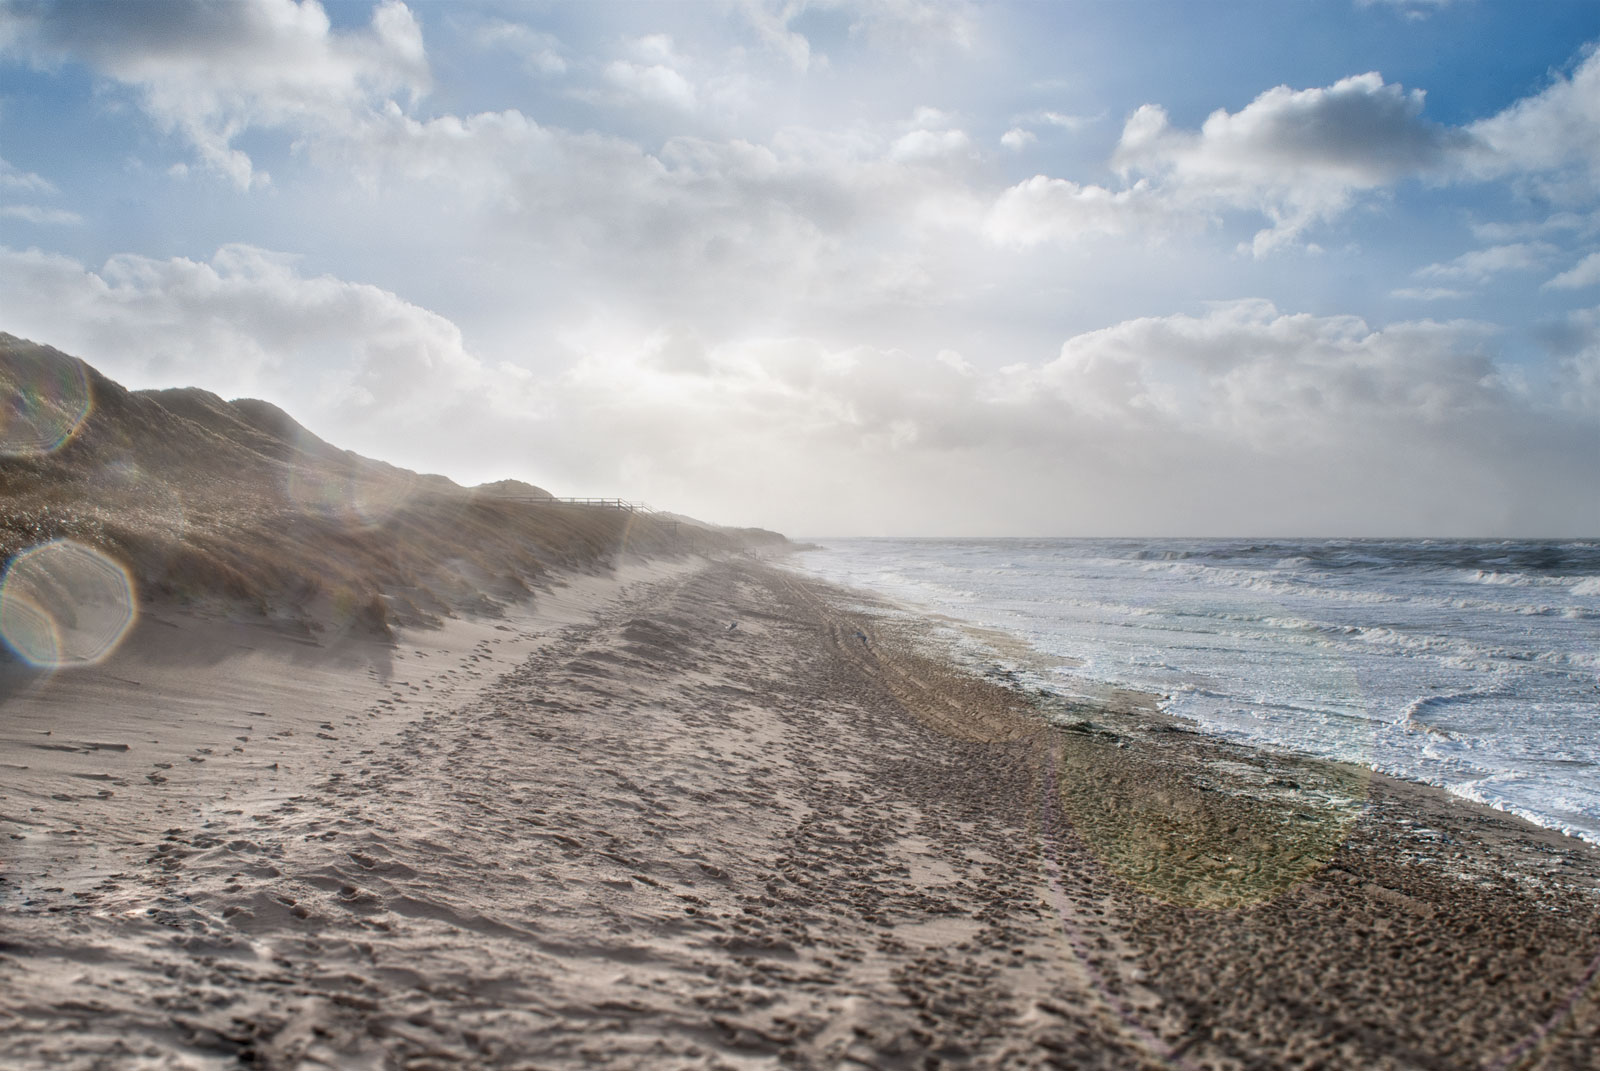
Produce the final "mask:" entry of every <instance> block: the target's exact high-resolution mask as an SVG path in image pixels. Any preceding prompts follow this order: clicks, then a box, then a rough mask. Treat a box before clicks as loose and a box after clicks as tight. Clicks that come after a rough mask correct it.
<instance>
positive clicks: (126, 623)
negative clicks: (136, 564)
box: [0, 539, 136, 669]
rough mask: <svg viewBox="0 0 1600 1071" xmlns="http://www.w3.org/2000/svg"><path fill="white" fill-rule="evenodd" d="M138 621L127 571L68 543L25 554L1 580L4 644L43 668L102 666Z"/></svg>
mask: <svg viewBox="0 0 1600 1071" xmlns="http://www.w3.org/2000/svg"><path fill="white" fill-rule="evenodd" d="M135 616H136V602H135V598H134V593H133V581H132V579H131V578H130V577H129V576H128V572H127V570H126V569H124V568H123V567H122V566H121V565H119V564H117V563H116V562H115V561H112V560H111V559H110V558H108V557H106V556H105V555H104V554H102V553H101V552H100V551H98V550H95V549H94V548H92V547H86V546H84V545H83V544H81V543H75V542H73V541H72V540H70V539H57V540H53V541H51V542H49V543H42V544H40V545H39V546H37V547H32V548H30V549H28V550H25V551H23V552H22V553H21V554H18V555H17V556H16V558H14V559H13V560H12V562H11V564H10V565H9V566H7V568H6V571H5V575H4V576H3V577H0V638H3V639H4V640H5V642H6V645H7V646H9V647H10V648H11V650H12V651H14V652H16V654H17V656H18V657H19V658H21V659H23V660H24V661H26V662H28V663H30V664H31V665H34V666H38V667H40V668H42V669H58V668H61V667H64V666H82V665H92V664H93V663H95V662H99V661H100V660H101V659H103V658H105V657H106V656H107V655H108V654H110V653H111V652H112V651H113V650H115V649H116V646H117V644H118V643H120V642H121V641H122V639H123V637H124V636H126V635H127V633H128V630H129V628H131V627H132V625H133V621H134V618H135Z"/></svg>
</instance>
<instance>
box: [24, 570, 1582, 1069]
mask: <svg viewBox="0 0 1600 1071" xmlns="http://www.w3.org/2000/svg"><path fill="white" fill-rule="evenodd" d="M588 584H589V582H588V581H581V582H580V581H574V586H572V587H569V588H562V587H554V588H552V590H551V591H549V592H546V593H544V594H541V595H540V596H539V597H538V598H537V599H536V601H535V603H534V604H533V606H532V608H531V609H529V608H526V607H524V608H520V609H519V610H518V611H517V612H516V613H512V614H508V616H507V617H506V618H505V619H504V620H501V621H498V622H496V621H483V622H460V623H458V625H459V627H457V626H456V625H453V626H452V628H455V629H456V631H455V632H450V634H449V635H448V636H447V635H446V634H445V633H428V632H412V631H405V632H403V633H402V634H401V636H400V640H399V643H398V645H397V646H396V647H394V648H392V649H388V650H389V651H390V655H391V656H392V657H393V659H394V661H393V662H391V663H390V671H389V673H388V674H387V676H385V674H384V672H383V671H382V670H381V668H380V665H379V663H378V662H374V661H373V657H374V656H377V657H379V658H380V659H381V653H380V652H379V650H378V647H377V646H374V648H373V650H371V651H364V652H363V653H361V654H359V655H358V656H355V657H352V658H350V659H348V660H346V661H345V662H344V663H342V664H332V663H330V660H328V659H326V658H323V659H312V660H311V661H310V662H307V661H305V660H304V659H301V660H300V661H298V662H297V661H296V660H295V659H294V658H293V657H291V652H289V650H288V649H287V648H282V649H279V648H274V649H273V652H262V651H258V652H256V653H253V654H250V655H248V656H240V655H237V654H235V655H231V656H228V657H227V658H224V659H222V660H220V661H218V662H216V663H214V664H213V665H212V666H211V667H209V668H206V667H199V668H196V667H192V666H191V667H187V668H186V669H185V670H184V672H186V673H188V674H190V676H189V678H188V679H189V681H190V684H189V685H188V687H189V689H190V690H189V691H188V692H186V693H183V694H182V695H179V694H178V691H179V690H177V689H176V685H174V684H173V683H171V682H166V683H163V682H161V681H159V680H156V679H155V677H156V676H159V672H158V671H159V667H160V665H161V663H160V662H159V660H158V659H156V658H155V657H153V655H152V654H151V652H150V651H146V650H139V649H133V650H130V651H128V652H127V655H126V657H125V656H124V654H123V653H120V652H119V654H118V656H116V657H115V658H114V659H113V661H112V662H111V663H109V664H108V665H107V666H105V667H101V668H100V669H98V670H91V671H85V672H87V673H89V674H91V675H93V674H97V673H98V674H102V675H103V676H105V677H110V676H123V677H124V678H125V680H133V679H138V678H137V677H129V676H127V675H126V673H125V671H126V670H127V669H128V668H129V667H130V666H131V665H133V664H138V665H141V666H142V667H143V668H144V669H145V670H146V671H147V673H148V674H151V675H152V676H147V678H146V679H145V681H144V682H142V683H141V684H140V685H138V686H137V688H135V687H134V686H131V685H127V684H123V685H121V686H120V688H121V691H120V692H119V690H118V687H114V685H115V684H116V682H115V681H109V680H102V681H101V683H100V685H96V686H93V687H91V683H92V680H91V678H90V677H84V678H81V679H78V678H75V680H81V682H80V683H72V684H71V685H70V688H71V689H77V692H76V693H74V694H75V695H76V698H75V699H71V700H70V701H68V700H66V699H62V698H60V695H59V693H58V694H57V696H56V698H54V699H52V698H48V696H49V690H48V689H46V690H44V691H41V692H40V693H38V694H36V695H33V696H29V697H21V698H19V697H18V696H16V695H15V694H13V695H10V696H9V697H8V698H7V699H6V701H5V704H4V707H3V708H0V709H3V711H4V717H5V720H4V721H3V722H0V725H3V726H4V728H5V732H6V734H7V736H8V738H13V737H14V739H8V743H9V744H10V745H11V746H12V747H13V748H17V747H19V745H20V744H26V743H33V744H35V745H37V744H39V743H41V742H42V743H47V744H55V743H57V742H59V743H62V744H63V745H71V746H72V747H73V748H74V750H47V749H43V748H39V747H35V748H34V749H32V750H34V751H37V753H38V755H39V759H33V758H31V757H30V758H29V759H24V760H19V761H18V762H17V763H14V764H13V765H29V766H30V769H29V770H27V771H18V770H14V769H10V768H9V767H8V768H7V770H6V771H5V773H6V778H5V781H6V793H5V796H6V797H7V798H5V799H4V800H0V820H3V821H0V832H3V833H5V834H8V836H6V837H5V838H4V839H0V850H3V851H4V852H5V855H4V860H5V876H6V883H5V884H4V885H3V886H0V893H3V897H4V898H3V900H0V910H3V914H4V916H5V921H6V925H5V927H4V929H5V930H6V931H7V936H6V938H5V942H4V944H3V946H0V961H3V963H4V968H5V969H4V971H0V1055H3V1056H4V1057H5V1062H6V1063H7V1064H8V1065H10V1066H17V1067H32V1066H44V1065H46V1064H50V1065H52V1066H54V1065H57V1064H59V1065H62V1066H68V1067H74V1066H82V1067H90V1066H94V1064H95V1062H96V1061H102V1062H103V1061H104V1060H107V1059H113V1058H121V1059H124V1060H141V1061H143V1065H144V1066H150V1067H174V1068H176V1067H190V1066H221V1067H227V1066H247V1065H248V1066H256V1067H269V1068H270V1067H284V1068H288V1067H298V1066H305V1065H313V1066H314V1065H316V1064H317V1062H319V1061H320V1062H322V1063H324V1064H327V1065H329V1066H339V1067H344V1066H357V1065H361V1064H368V1065H372V1066H407V1067H419V1068H420V1067H423V1066H436V1067H447V1066H448V1067H480V1066H481V1067H508V1068H509V1067H524V1068H527V1067H587V1066H599V1067H619V1068H620V1067H631V1066H640V1065H641V1064H652V1065H657V1066H684V1067H707V1068H709V1067H730V1066H731V1067H771V1066H774V1065H775V1064H779V1065H784V1066H800V1067H836V1066H841V1065H844V1066H848V1065H850V1064H851V1062H852V1061H854V1062H855V1063H856V1064H861V1065H866V1066H882V1067H895V1066H906V1067H911V1066H917V1067H929V1066H952V1067H956V1066H971V1067H1057V1066H1060V1067H1119V1068H1120V1067H1128V1068H1144V1067H1151V1066H1155V1067H1185V1068H1187V1067H1196V1068H1199V1067H1225V1066H1228V1067H1268V1066H1289V1065H1295V1064H1304V1065H1308V1066H1309V1065H1312V1064H1320V1065H1321V1066H1329V1067H1352V1068H1355V1067H1363V1068H1365V1067H1456V1066H1467V1065H1473V1064H1477V1065H1483V1066H1490V1067H1508V1068H1509V1067H1518V1068H1522V1067H1541V1068H1546V1067H1547V1068H1566V1067H1572V1068H1578V1067H1584V1066H1587V1064H1586V1061H1587V1060H1588V1059H1590V1056H1591V1048H1590V1047H1591V1045H1592V1043H1593V1040H1594V1038H1595V1037H1596V1036H1597V1035H1600V992H1597V987H1596V985H1595V973H1596V966H1597V963H1600V961H1597V960H1596V959H1595V956H1596V953H1597V952H1600V948H1597V947H1596V946H1597V945H1600V939H1596V937H1595V934H1596V933H1600V849H1597V848H1596V847H1595V846H1593V845H1590V844H1587V843H1586V842H1583V841H1580V840H1576V839H1574V838H1568V837H1565V836H1564V835H1561V834H1558V833H1554V832H1552V831H1548V830H1543V829H1542V828H1540V827H1536V826H1533V825H1531V824H1529V823H1526V822H1524V821H1523V820H1521V819H1518V818H1515V817H1514V816H1510V815H1507V814H1505V813H1504V812H1499V811H1493V810H1491V809H1489V808H1485V807H1481V805H1473V804H1470V803H1468V802H1467V801H1463V800H1460V799H1459V798H1458V797H1454V796H1452V795H1449V794H1448V793H1446V792H1445V791H1444V790H1442V789H1436V788H1431V787H1429V786H1422V785H1415V784H1412V783H1409V782H1403V781H1399V780H1396V779H1393V778H1388V777H1386V776H1384V775H1377V774H1371V775H1368V776H1364V777H1363V776H1360V775H1357V774H1354V773H1352V770H1353V769H1354V768H1348V767H1340V766H1338V765H1337V764H1331V763H1324V762H1320V761H1319V760H1297V759H1292V758H1286V757H1283V756H1274V755H1271V754H1268V753H1264V752H1255V753H1252V752H1251V751H1250V750H1249V749H1245V748H1242V747H1240V746H1238V745H1234V744H1231V743H1228V742H1226V741H1217V740H1211V739H1209V738H1205V737H1203V736H1201V735H1200V734H1199V733H1196V732H1194V731H1191V730H1183V729H1182V728H1181V727H1176V728H1175V726H1174V725H1173V724H1171V723H1172V722H1173V721H1174V720H1175V719H1170V718H1168V717H1167V716H1165V715H1160V714H1158V713H1157V712H1153V711H1151V710H1150V709H1148V707H1147V706H1144V705H1141V704H1140V703H1138V702H1137V701H1135V700H1134V698H1133V697H1130V696H1123V697H1120V700H1119V701H1113V702H1111V703H1109V704H1102V705H1100V706H1097V707H1094V708H1092V709H1091V708H1089V707H1087V706H1085V707H1083V708H1081V709H1075V710H1069V711H1065V712H1060V711H1058V712H1057V713H1058V715H1060V716H1058V717H1057V718H1056V721H1057V724H1055V725H1049V724H1046V723H1045V721H1044V720H1042V719H1041V718H1040V717H1038V714H1037V703H1036V702H1035V700H1036V699H1037V697H1031V698H1030V697H1028V696H1025V695H1023V694H1021V693H1019V692H1017V691H1015V690H1009V689H1006V688H1003V687H1001V686H999V685H998V684H996V682H994V681H991V680H984V679H981V678H978V677H974V676H971V675H969V674H967V673H964V672H963V671H962V670H961V669H960V667H958V666H955V665H953V664H951V663H950V662H949V661H948V660H941V659H939V658H937V657H931V656H930V653H929V652H928V651H927V650H926V649H925V648H919V646H918V640H917V637H916V635H915V634H914V632H915V630H914V629H913V628H910V627H907V628H905V629H900V628H899V627H897V626H891V625H889V624H886V623H885V622H884V621H883V620H882V619H876V620H875V619H873V618H872V617H870V616H863V615H860V614H857V613H853V612H852V611H851V610H849V609H848V608H845V607H844V606H841V605H840V600H839V596H838V594H837V589H831V588H830V587H828V586H827V585H825V584H824V583H822V582H820V581H816V580H813V579H810V578H807V577H803V576H801V575H800V574H797V573H793V572H791V571H790V570H787V569H784V568H774V567H771V566H768V565H764V564H760V563H757V562H754V561H738V560H735V561H727V562H707V563H704V564H694V565H692V566H691V565H690V564H689V563H682V567H680V568H673V567H658V568H654V569H645V570H642V571H641V572H639V573H637V574H635V575H633V576H631V577H623V578H613V580H609V581H602V580H599V579H596V580H595V581H594V582H593V584H592V585H590V586H585V585H588ZM564 591H565V592H566V594H565V595H563V594H562V593H563V592H564ZM524 611H526V612H524ZM184 624H186V623H185V622H179V623H178V625H179V626H181V625H184ZM735 624H736V625H737V626H738V627H737V628H729V627H728V626H729V625H735ZM141 627H142V628H146V629H149V630H155V629H163V628H166V627H167V626H162V625H160V624H159V623H156V622H147V623H146V624H145V625H142V626H141ZM173 627H177V626H173ZM502 628H503V629H504V631H501V629H502ZM474 630H476V631H474ZM446 631H447V632H449V630H446ZM863 636H864V637H865V640H863V639H861V637H863ZM463 640H465V641H467V642H460V641H463ZM497 640H498V641H500V642H498V643H496V642H495V641H497ZM305 651H306V649H305V648H303V647H302V648H301V653H302V654H304V653H305ZM274 652H275V653H274ZM322 653H323V654H324V655H326V654H327V653H328V652H322ZM347 653H349V652H347ZM424 654H426V655H427V657H422V656H423V655H424ZM363 659H365V661H363ZM335 661H336V660H335ZM246 663H248V664H250V665H254V666H255V667H256V668H257V669H258V670H260V672H259V673H258V674H257V676H256V677H253V678H250V679H253V680H256V681H257V683H258V684H259V685H260V686H261V687H263V688H268V689H273V688H276V689H278V691H277V693H276V694H277V695H278V696H279V703H278V706H277V707H276V708H275V709H272V710H269V711H268V716H267V717H257V716H256V715H253V714H251V713H250V712H249V711H245V710H238V709H234V708H236V707H243V706H244V705H246V703H247V702H248V699H247V698H246V697H245V696H244V694H243V692H242V691H240V689H239V688H238V687H237V686H234V687H233V688H232V690H229V689H228V688H225V687H223V686H222V684H221V682H224V681H228V680H234V681H237V680H239V679H240V678H241V674H240V672H239V668H240V666H241V665H243V664H246ZM474 674H475V675H474ZM244 676H246V677H248V676H249V675H244ZM65 679H66V678H65V677H63V678H62V680H63V681H64V680H65ZM447 686H448V688H447ZM69 690H70V689H69ZM137 690H148V691H149V692H151V693H153V692H155V691H162V693H163V695H162V697H158V700H159V701H152V700H150V696H149V694H147V695H145V696H143V697H141V699H140V702H146V701H148V707H149V710H145V708H143V707H139V706H138V703H134V702H130V701H128V700H127V697H128V696H129V695H131V694H132V693H133V692H134V691H137ZM119 696H120V700H119ZM1114 698H1115V697H1114ZM118 702H122V705H123V706H124V707H126V710H125V711H124V715H125V716H124V717H123V721H122V722H121V723H119V724H120V726H121V728H120V729H118V731H124V730H125V731H126V735H127V736H128V739H126V740H123V739H120V738H119V739H112V738H111V737H109V736H107V735H105V731H106V730H107V728H108V726H110V725H111V722H112V721H113V720H114V719H111V718H109V717H108V711H113V712H114V711H115V710H116V709H118V708H117V707H116V704H117V703H118ZM319 702H320V703H322V706H320V707H319V706H318V705H317V704H318V703H319ZM25 703H26V704H33V705H32V706H29V707H27V708H26V710H24V704H25ZM329 703H345V704H346V705H347V706H349V708H350V709H349V710H348V711H344V712H337V711H334V710H333V708H332V707H330V706H329V705H328V704H329ZM255 709H263V710H265V709H266V708H265V707H256V708H255ZM141 711H145V712H144V713H141ZM151 711H153V712H154V713H151ZM25 713H26V715H27V718H33V719H51V720H52V727H51V733H50V736H49V737H48V738H46V737H44V736H43V733H42V732H40V731H38V730H40V729H41V728H42V723H41V725H34V724H31V723H29V724H24V722H25V721H26V720H27V718H24V717H23V715H24V714H25ZM335 713H337V714H338V716H337V717H335V716H331V715H333V714H335ZM158 714H159V715H160V716H161V717H164V718H167V720H168V723H169V725H170V731H171V733H172V734H173V735H172V737H171V738H170V740H179V739H181V740H182V741H183V744H182V746H183V748H184V749H186V750H188V752H189V755H192V756H193V757H194V758H195V759H198V760H201V761H188V757H187V756H185V757H183V758H179V759H178V761H175V762H171V763H170V767H169V768H168V769H165V770H162V769H158V768H157V767H158V764H159V763H160V762H168V761H169V760H170V759H171V758H177V756H176V754H174V755H173V756H167V757H157V752H158V749H157V746H156V745H154V744H151V743H148V741H149V740H152V739H158V737H157V736H156V734H155V733H154V732H153V731H152V732H148V733H146V735H145V736H143V737H140V736H139V735H138V734H139V733H140V732H144V731H145V730H149V729H150V728H151V726H152V725H153V724H154V723H153V722H152V721H151V720H150V719H151V718H154V717H156V716H157V715H158ZM74 719H76V721H74ZM268 722H271V723H273V724H274V726H275V727H277V728H278V729H279V731H278V733H276V734H260V733H259V732H251V731H245V732H240V733H232V732H231V730H232V729H233V728H234V727H235V726H240V725H258V724H260V725H264V724H266V723H268ZM324 726H329V727H331V728H324ZM283 728H290V729H292V730H293V732H292V735H290V736H284V735H283V734H282V732H281V730H282V729H283ZM90 730H99V731H98V732H91V731H90ZM24 731H26V732H29V733H33V734H34V737H25V736H23V735H21V734H22V733H23V732H24ZM206 734H209V736H208V735H206ZM318 734H323V735H325V736H326V739H324V738H323V736H319V735H318ZM230 735H233V736H241V735H242V736H249V737H251V739H250V740H247V741H244V742H243V743H242V744H241V745H240V746H241V747H242V748H243V749H244V750H242V751H239V752H234V751H232V750H228V749H225V748H223V747H221V746H218V745H217V744H214V743H211V742H210V738H211V737H218V738H219V739H222V740H226V739H227V738H228V736H230ZM272 735H277V736H278V737H279V738H278V739H277V740H270V741H269V738H270V736H272ZM35 737H37V739H35ZM202 738H204V739H203V741H202ZM170 740H169V743H168V744H163V745H160V747H161V748H168V747H172V748H177V747H179V745H178V744H175V743H171V742H170ZM196 741H202V742H199V743H196ZM118 744H125V745H126V750H120V751H119V750H116V748H115V745H118ZM80 745H83V746H80ZM88 745H101V746H88ZM104 745H110V746H104ZM231 746H232V745H231V744H230V745H229V747H231ZM206 748H209V749H210V752H209V753H208V754H200V753H199V752H200V751H201V750H203V749H206ZM269 749H276V750H275V751H274V750H269ZM21 753H22V752H21V751H20V750H14V751H13V754H21ZM161 754H162V755H164V754H165V752H164V751H162V752H161ZM274 754H275V755H278V756H279V757H278V758H276V759H272V756H273V755H274ZM286 755H293V756H294V759H293V761H289V760H288V759H286V758H284V757H283V756H286ZM269 759H272V761H275V762H277V763H278V768H277V769H276V770H275V771H267V770H263V769H260V768H259V767H264V766H265V765H266V764H267V761H268V760H269ZM41 762H42V763H45V764H46V765H41ZM51 764H53V765H51ZM146 766H149V768H150V769H149V771H148V772H149V773H153V774H155V777H154V778H152V777H148V776H146V771H145V767H146ZM135 767H137V768H135ZM157 778H160V780H157ZM69 785H70V786H76V788H74V789H73V790H71V791H66V790H64V789H63V786H69ZM101 792H104V793H106V795H105V796H104V797H101V796H100V795H99V793H101ZM62 795H69V796H73V798H72V799H66V800H63V799H60V798H58V797H59V796H62ZM30 808H39V810H37V811H34V810H31V809H30Z"/></svg>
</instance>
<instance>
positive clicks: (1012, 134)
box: [1000, 126, 1039, 152]
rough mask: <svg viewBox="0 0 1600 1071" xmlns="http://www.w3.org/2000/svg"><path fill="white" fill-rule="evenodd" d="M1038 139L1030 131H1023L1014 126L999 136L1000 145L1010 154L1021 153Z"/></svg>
mask: <svg viewBox="0 0 1600 1071" xmlns="http://www.w3.org/2000/svg"><path fill="white" fill-rule="evenodd" d="M1038 140H1039V139H1038V137H1037V136H1036V135H1035V134H1034V133H1033V131H1031V130H1023V129H1022V128H1021V127H1017V126H1014V127H1012V128H1011V129H1010V130H1007V131H1006V132H1005V133H1004V134H1001V135H1000V144H1001V145H1004V146H1005V147H1006V148H1008V149H1010V150H1011V151H1012V152H1021V151H1022V150H1023V149H1025V148H1027V147H1028V146H1029V145H1032V144H1033V143H1034V142H1036V141H1038Z"/></svg>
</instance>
